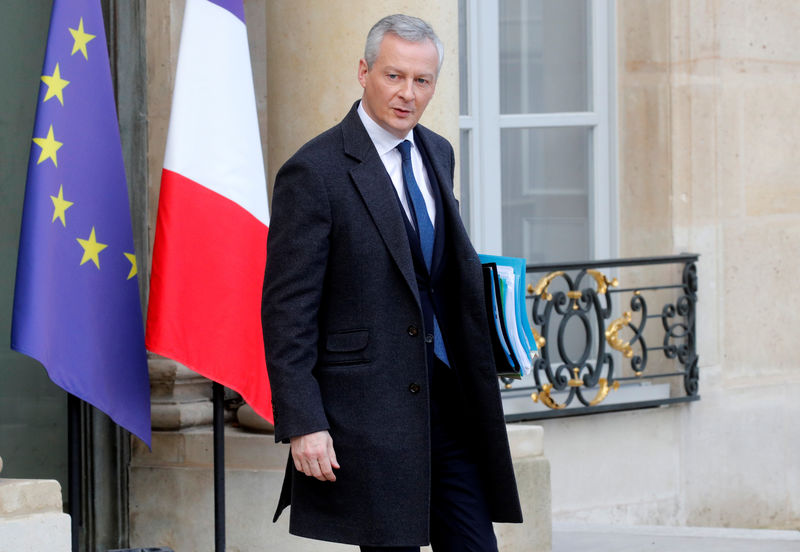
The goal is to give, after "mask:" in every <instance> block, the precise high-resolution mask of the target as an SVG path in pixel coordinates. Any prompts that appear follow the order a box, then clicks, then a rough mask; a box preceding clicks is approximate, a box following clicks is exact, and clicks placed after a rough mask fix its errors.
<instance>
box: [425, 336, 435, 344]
mask: <svg viewBox="0 0 800 552" xmlns="http://www.w3.org/2000/svg"><path fill="white" fill-rule="evenodd" d="M425 343H433V334H425Z"/></svg>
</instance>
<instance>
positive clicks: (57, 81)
mask: <svg viewBox="0 0 800 552" xmlns="http://www.w3.org/2000/svg"><path fill="white" fill-rule="evenodd" d="M42 82H44V83H45V84H46V85H47V94H45V95H44V100H42V103H44V102H46V101H47V100H49V99H50V98H58V101H59V102H60V103H61V105H64V88H65V87H66V86H67V85H68V84H69V81H68V80H64V79H62V78H61V70H60V69H59V68H58V63H56V69H55V71H53V74H52V75H42Z"/></svg>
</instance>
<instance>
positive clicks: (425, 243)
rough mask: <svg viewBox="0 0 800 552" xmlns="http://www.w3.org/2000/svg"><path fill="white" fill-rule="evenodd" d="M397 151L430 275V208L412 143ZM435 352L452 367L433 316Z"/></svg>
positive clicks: (436, 321)
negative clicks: (418, 176) (417, 173)
mask: <svg viewBox="0 0 800 552" xmlns="http://www.w3.org/2000/svg"><path fill="white" fill-rule="evenodd" d="M397 149H398V150H399V151H400V157H401V158H402V159H403V180H404V181H405V183H406V189H407V190H408V195H409V197H410V198H411V204H412V205H413V207H414V209H413V211H414V217H415V218H416V219H417V220H416V222H417V234H418V235H419V245H420V248H421V249H422V257H423V259H425V266H426V267H427V268H428V274H430V273H431V264H432V262H433V241H434V238H435V237H436V234H435V233H434V230H433V224H432V223H431V218H430V217H429V216H428V207H427V206H426V205H425V199H424V198H423V197H422V192H420V191H419V186H418V185H417V180H416V179H415V178H414V169H413V168H412V166H411V142H409V141H408V140H403V141H402V142H400V143H399V144H397ZM433 352H434V354H435V355H436V356H437V357H438V358H439V360H441V361H442V362H444V363H445V364H446V365H447V366H450V362H449V360H448V359H447V351H446V350H445V348H444V340H442V332H441V330H440V329H439V321H438V320H436V315H435V314H434V315H433Z"/></svg>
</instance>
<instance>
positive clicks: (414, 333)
mask: <svg viewBox="0 0 800 552" xmlns="http://www.w3.org/2000/svg"><path fill="white" fill-rule="evenodd" d="M418 333H419V330H418V329H417V327H416V326H415V325H414V324H411V325H410V326H409V327H408V335H410V336H411V337H416V336H417V334H418Z"/></svg>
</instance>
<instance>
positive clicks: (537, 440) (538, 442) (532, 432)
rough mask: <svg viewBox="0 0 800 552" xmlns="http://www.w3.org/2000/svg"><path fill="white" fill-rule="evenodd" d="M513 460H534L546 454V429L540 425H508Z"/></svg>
mask: <svg viewBox="0 0 800 552" xmlns="http://www.w3.org/2000/svg"><path fill="white" fill-rule="evenodd" d="M506 430H507V431H508V445H509V448H510V449H511V458H513V459H514V460H517V459H519V458H529V457H530V458H534V457H537V456H542V455H543V454H544V428H543V427H542V426H538V425H525V424H507V425H506Z"/></svg>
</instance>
